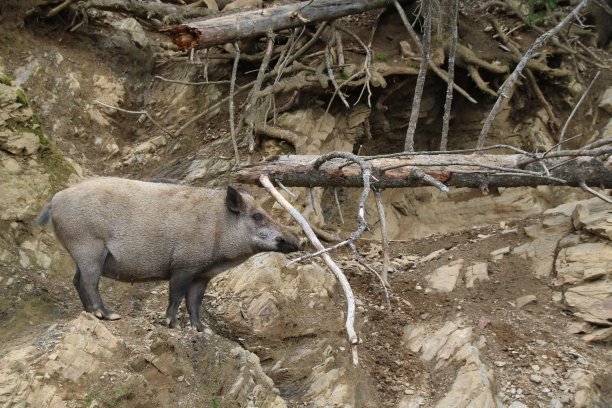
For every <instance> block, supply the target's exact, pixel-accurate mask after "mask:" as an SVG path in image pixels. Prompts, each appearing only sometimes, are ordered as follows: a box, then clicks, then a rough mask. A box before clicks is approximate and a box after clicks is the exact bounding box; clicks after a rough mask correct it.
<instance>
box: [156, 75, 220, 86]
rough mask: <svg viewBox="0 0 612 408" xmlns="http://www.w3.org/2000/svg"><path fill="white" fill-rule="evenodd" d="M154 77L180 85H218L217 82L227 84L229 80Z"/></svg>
mask: <svg viewBox="0 0 612 408" xmlns="http://www.w3.org/2000/svg"><path fill="white" fill-rule="evenodd" d="M154 78H155V79H159V80H160V81H164V82H170V83H173V84H181V85H218V84H229V83H230V81H227V80H224V81H204V82H189V81H178V80H176V79H168V78H164V77H162V76H159V75H155V77H154Z"/></svg>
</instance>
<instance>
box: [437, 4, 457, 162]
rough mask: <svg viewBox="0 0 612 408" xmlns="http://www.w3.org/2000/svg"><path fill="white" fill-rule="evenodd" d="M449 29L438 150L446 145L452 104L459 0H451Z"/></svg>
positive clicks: (443, 148)
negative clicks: (446, 75) (446, 80)
mask: <svg viewBox="0 0 612 408" xmlns="http://www.w3.org/2000/svg"><path fill="white" fill-rule="evenodd" d="M451 2H452V4H451V11H450V28H451V44H450V50H449V52H448V84H447V87H446V99H445V101H444V115H443V118H442V137H441V138H440V150H446V146H447V144H448V130H449V125H450V116H451V105H452V103H453V84H454V83H455V54H456V53H457V40H458V38H459V34H458V32H457V31H458V30H457V13H458V10H459V0H451Z"/></svg>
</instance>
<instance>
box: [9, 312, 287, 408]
mask: <svg viewBox="0 0 612 408" xmlns="http://www.w3.org/2000/svg"><path fill="white" fill-rule="evenodd" d="M128 323H129V324H131V325H135V326H138V325H141V326H142V324H143V322H138V321H130V322H128ZM145 325H146V323H145ZM164 331H165V330H162V332H159V333H157V334H156V329H155V328H152V331H151V332H150V335H149V336H147V337H146V338H145V339H143V340H141V341H139V342H138V343H136V344H130V343H126V342H123V341H120V340H119V339H118V338H117V337H116V336H115V335H114V334H112V333H111V332H110V331H109V330H108V329H107V327H106V325H105V323H104V322H102V321H100V320H98V319H97V318H95V317H94V316H93V315H90V314H88V313H85V312H83V313H81V314H80V315H79V317H77V318H76V319H74V320H72V321H70V322H67V323H66V324H62V325H54V326H51V327H50V328H49V329H48V330H47V331H46V332H44V333H43V334H42V335H40V336H39V337H37V338H35V339H32V342H31V343H30V344H24V345H21V346H19V347H16V348H14V349H12V350H10V351H9V352H8V353H7V354H5V355H4V356H3V357H2V359H1V360H0V404H2V406H30V407H43V406H45V407H54V408H55V407H57V408H61V407H69V406H75V404H77V405H78V404H83V403H84V404H86V405H87V406H92V405H93V406H97V405H100V404H104V405H110V406H114V405H116V404H119V403H120V402H122V401H127V400H130V399H133V398H138V401H139V402H140V403H142V404H145V405H147V406H180V405H183V404H185V405H188V406H191V405H193V404H195V405H204V406H207V405H208V404H210V403H211V401H214V400H216V401H217V403H218V404H223V402H224V401H229V403H230V404H238V405H239V406H249V405H248V404H254V405H252V406H257V407H274V408H276V407H281V408H282V407H285V406H286V405H285V403H284V401H283V400H282V398H280V396H279V395H278V390H276V389H275V388H274V384H273V382H272V380H271V379H270V378H269V377H267V376H266V375H265V374H264V373H263V371H262V370H261V366H260V363H259V359H258V358H257V356H255V355H254V354H252V353H250V352H248V351H246V350H244V349H242V348H241V347H239V346H236V345H235V344H233V343H232V342H230V341H228V340H225V339H222V338H220V337H219V336H216V335H213V334H195V333H186V334H184V335H183V336H175V337H168V336H167V335H165V334H164V333H163V332H164ZM194 344H195V345H196V346H195V348H196V350H197V349H200V348H201V347H199V346H198V344H202V345H204V344H205V345H204V350H205V352H204V353H199V352H198V358H197V359H193V356H191V357H190V355H192V353H194V351H193V349H194ZM117 361H124V362H127V364H125V363H124V364H117ZM219 361H223V365H222V366H221V367H220V366H219ZM211 379H213V380H214V381H212V382H211ZM207 381H208V384H210V386H209V387H202V388H203V389H199V388H200V384H207ZM175 384H176V385H175ZM71 386H78V387H80V388H82V389H86V390H89V393H87V394H86V395H79V394H73V393H67V392H66V388H70V387H71ZM152 388H155V390H152ZM220 389H223V390H224V395H223V396H221V395H219V394H218V392H219V390H220ZM177 391H178V392H177Z"/></svg>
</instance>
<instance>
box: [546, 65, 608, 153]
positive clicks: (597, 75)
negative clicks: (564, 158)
mask: <svg viewBox="0 0 612 408" xmlns="http://www.w3.org/2000/svg"><path fill="white" fill-rule="evenodd" d="M599 74H601V71H597V74H595V77H593V80H592V81H591V83H590V84H589V86H588V87H587V89H585V91H584V92H583V93H582V96H581V97H580V99H579V100H578V103H577V104H576V106H574V109H572V112H571V113H570V115H569V116H568V117H567V120H566V121H565V124H564V125H563V129H561V135H560V136H559V146H557V150H561V144H562V143H563V142H564V141H565V131H566V130H567V127H568V126H569V123H570V121H571V120H572V118H573V117H574V115H575V114H576V111H577V110H578V108H579V107H580V105H581V104H582V102H584V100H585V99H586V96H587V95H588V93H589V91H590V90H591V88H592V87H593V84H594V83H595V81H596V80H597V78H599Z"/></svg>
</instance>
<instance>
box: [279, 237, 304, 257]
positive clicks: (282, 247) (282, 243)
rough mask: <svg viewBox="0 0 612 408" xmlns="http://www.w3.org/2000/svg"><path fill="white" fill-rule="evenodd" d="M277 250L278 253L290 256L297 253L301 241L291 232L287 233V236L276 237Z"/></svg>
mask: <svg viewBox="0 0 612 408" xmlns="http://www.w3.org/2000/svg"><path fill="white" fill-rule="evenodd" d="M275 240H276V248H277V251H278V252H282V253H284V254H288V253H290V252H295V251H297V250H298V249H299V246H300V245H299V244H300V241H299V240H298V239H297V237H296V236H295V235H293V234H292V233H290V232H286V233H285V235H283V236H280V237H276V239H275Z"/></svg>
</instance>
